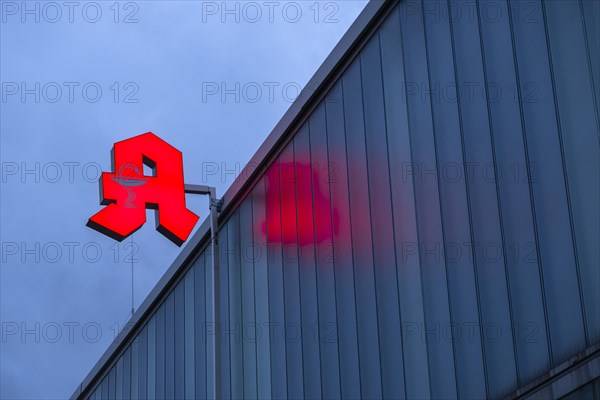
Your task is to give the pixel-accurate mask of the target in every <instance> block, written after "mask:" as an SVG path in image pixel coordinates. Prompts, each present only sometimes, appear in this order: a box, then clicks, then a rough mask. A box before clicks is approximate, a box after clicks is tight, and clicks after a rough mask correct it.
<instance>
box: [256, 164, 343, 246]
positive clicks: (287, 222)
mask: <svg viewBox="0 0 600 400" xmlns="http://www.w3.org/2000/svg"><path fill="white" fill-rule="evenodd" d="M329 176H330V174H329V173H327V171H324V170H323V167H322V168H321V169H319V167H318V166H317V165H314V166H311V165H309V164H305V163H281V164H278V163H273V164H272V165H271V167H270V168H269V169H268V171H267V174H266V191H267V193H266V206H267V220H266V221H263V222H262V232H263V233H266V234H267V237H268V240H269V242H270V243H277V242H279V243H282V244H296V243H297V244H298V246H307V245H312V244H319V243H322V242H331V240H332V233H336V232H337V231H338V229H339V217H338V212H337V210H335V209H332V208H331V203H330V199H329V182H328V179H329ZM311 183H312V193H311V192H310V190H311ZM299 190H300V191H302V190H306V191H307V192H305V193H298V191H299ZM307 219H308V220H307Z"/></svg>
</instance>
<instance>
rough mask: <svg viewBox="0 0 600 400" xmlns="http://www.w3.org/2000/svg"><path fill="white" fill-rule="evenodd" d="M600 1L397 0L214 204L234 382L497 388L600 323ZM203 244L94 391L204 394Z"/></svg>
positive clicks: (512, 386) (410, 394)
mask: <svg viewBox="0 0 600 400" xmlns="http://www.w3.org/2000/svg"><path fill="white" fill-rule="evenodd" d="M599 21H600V3H599V2H597V1H588V0H583V1H577V0H574V1H558V0H551V1H547V2H540V1H535V0H534V1H525V0H524V1H505V0H480V1H477V2H475V1H455V0H450V1H446V0H439V1H437V0H427V1H425V3H421V2H414V1H401V2H400V3H399V4H397V5H396V6H394V8H393V9H392V10H391V11H390V12H389V14H388V15H387V17H386V18H385V20H384V22H383V24H382V25H381V26H380V27H379V28H378V29H377V30H376V31H375V33H374V34H373V36H372V37H371V38H370V39H369V40H368V42H367V43H366V45H365V46H364V47H363V48H362V50H361V51H360V53H359V55H358V57H356V58H355V59H354V61H353V62H352V63H351V64H350V65H349V66H348V68H347V69H346V70H345V71H344V72H343V74H342V76H341V78H340V79H339V80H338V81H337V82H336V83H335V86H334V87H333V89H332V90H331V91H330V93H329V94H328V96H327V98H325V99H323V101H322V102H321V103H320V104H319V105H318V107H316V109H315V110H314V111H313V112H312V114H311V115H310V117H309V118H308V119H307V121H306V123H304V125H303V126H302V127H301V128H300V129H299V130H298V131H297V133H296V134H295V135H294V136H293V138H292V139H291V140H290V141H289V143H287V144H286V145H285V147H283V149H282V151H281V152H280V153H279V154H278V155H277V157H276V159H275V161H274V162H273V163H272V164H271V165H270V166H269V167H268V169H267V171H266V173H265V174H264V175H263V176H262V177H260V179H258V180H257V181H256V182H255V184H254V185H253V187H252V188H251V190H250V191H249V192H248V193H247V196H246V197H245V199H244V200H243V201H242V202H241V203H240V204H239V207H237V208H236V209H235V210H234V211H233V212H232V213H231V214H230V215H229V217H228V218H227V220H226V221H224V224H223V226H222V230H221V239H220V243H221V244H220V245H221V253H222V254H221V260H222V261H221V294H222V297H221V298H222V302H221V312H222V320H223V321H224V328H223V338H224V339H223V340H224V341H223V344H222V367H223V368H222V371H221V374H222V375H221V379H222V393H223V396H224V397H226V398H236V399H237V398H243V397H244V398H268V397H274V398H285V397H289V398H320V397H323V398H338V397H344V398H358V397H364V398H381V397H385V398H394V399H396V398H410V399H413V398H429V397H431V398H436V399H440V398H455V397H460V398H475V399H481V398H485V397H489V398H500V397H503V396H506V395H509V394H510V393H512V392H514V391H515V390H517V389H518V388H519V387H522V386H523V385H525V384H527V383H528V382H530V381H532V380H533V379H534V378H536V377H538V376H540V375H542V374H543V373H544V372H546V371H547V370H549V369H551V368H553V367H555V366H556V365H558V364H559V363H561V362H563V361H565V360H566V359H568V358H569V357H570V356H573V355H574V354H576V353H577V352H579V351H581V350H584V349H586V348H587V347H589V346H591V345H593V344H595V343H598V342H599V341H600V309H599V308H600V297H599V296H600V268H599V266H600V256H599V238H600V233H599V225H600V215H599V213H600V206H599V205H600V144H599V137H600V133H599V125H598V124H599V120H598V117H599V108H598V101H599V100H600V93H599V88H600V76H599V69H600V66H599V62H600V52H599V44H598V37H599V34H600V32H599ZM206 253H207V251H204V252H203V253H202V254H201V255H199V257H198V258H197V260H196V261H195V262H194V263H193V265H192V266H191V268H190V269H189V270H188V271H187V273H185V275H184V276H183V278H182V279H181V280H180V281H179V282H178V283H177V284H176V285H175V286H174V288H173V290H172V292H171V293H170V294H169V295H168V296H167V297H166V300H165V301H164V302H163V303H162V304H161V305H160V307H159V308H158V309H157V311H156V312H155V313H154V315H153V316H152V317H151V318H150V319H149V321H148V322H147V324H146V325H145V327H144V328H143V329H142V330H141V331H140V333H139V334H138V336H137V339H136V341H135V342H134V343H132V344H131V345H129V346H128V347H127V348H126V350H125V351H124V353H123V354H122V355H121V356H120V358H119V359H118V361H117V362H116V363H115V364H114V365H113V366H112V368H111V369H110V371H109V372H108V373H107V374H106V376H105V377H104V378H103V379H102V380H101V382H100V383H99V385H98V386H97V388H96V389H95V391H94V392H93V393H92V394H91V395H90V398H92V399H114V398H129V397H132V398H144V399H145V398H157V399H162V398H178V399H181V398H203V397H207V396H208V397H210V396H211V393H212V390H213V388H212V386H211V385H212V382H213V373H214V371H212V369H211V365H212V364H211V361H210V360H211V359H212V357H213V354H214V353H213V347H212V345H211V339H212V335H213V334H214V326H213V325H212V323H211V321H210V318H209V317H210V315H211V312H210V310H211V309H212V304H211V296H212V293H211V284H210V283H211V281H212V277H211V274H212V270H211V261H210V260H211V259H210V255H209V254H206ZM577 396H581V397H583V398H594V396H596V398H600V383H599V382H598V381H596V383H595V384H594V383H590V384H588V385H587V386H585V387H582V388H581V389H579V392H578V393H577Z"/></svg>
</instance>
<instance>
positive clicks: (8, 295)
mask: <svg viewBox="0 0 600 400" xmlns="http://www.w3.org/2000/svg"><path fill="white" fill-rule="evenodd" d="M365 4H366V1H338V2H327V1H321V2H314V1H301V2H233V1H229V2H226V3H223V2H197V1H180V2H166V1H148V2H120V3H115V2H111V1H108V2H95V3H94V2H73V3H69V4H67V5H65V3H63V2H56V3H54V2H36V1H29V2H26V3H23V2H20V1H19V2H12V1H2V2H1V6H2V23H1V26H0V27H1V31H0V49H1V50H0V80H1V82H2V98H1V99H0V101H1V102H0V106H1V114H0V124H1V125H0V134H1V140H0V145H1V146H0V157H1V166H2V176H1V179H2V181H1V182H2V184H1V185H2V186H1V190H0V215H1V228H0V233H1V238H0V242H1V244H2V260H1V261H2V264H1V270H0V303H1V304H0V321H1V322H2V327H1V328H2V330H1V334H2V335H1V337H0V370H1V376H0V397H1V398H2V399H33V398H35V399H37V398H65V397H68V396H69V395H70V394H71V393H72V391H73V389H74V388H75V386H76V385H77V384H78V383H79V382H80V381H81V380H82V379H83V377H84V376H85V375H86V374H87V373H88V371H89V370H90V368H91V367H92V366H93V365H94V363H95V362H96V361H97V359H98V358H99V357H100V355H101V354H102V353H103V352H104V350H105V349H106V348H107V346H108V345H109V344H110V342H111V340H112V339H113V337H114V334H115V332H116V331H117V330H118V329H120V327H122V326H123V324H124V323H125V322H126V321H127V319H128V316H129V314H130V308H131V278H130V273H131V272H130V264H129V261H130V258H133V259H134V261H136V263H135V304H136V306H137V305H139V304H140V303H141V302H142V301H143V299H144V298H145V297H146V295H147V294H148V292H149V291H150V290H151V289H152V287H153V286H154V285H155V283H156V282H157V281H158V279H159V278H160V277H161V276H162V274H163V273H164V271H165V270H166V269H167V268H168V266H169V265H170V263H171V261H172V260H174V258H175V257H176V255H177V253H178V252H179V250H180V249H179V248H177V247H176V246H175V245H173V244H172V243H171V242H170V241H169V240H167V239H166V238H165V237H163V236H162V235H160V234H158V233H157V232H156V231H155V230H154V217H153V213H149V214H148V215H149V221H148V223H147V224H146V225H145V226H144V227H143V228H142V229H141V230H140V231H138V232H136V233H135V234H134V235H133V244H131V243H130V240H129V239H127V240H126V241H125V242H123V243H120V244H118V243H116V242H114V241H112V240H111V239H109V238H107V237H104V236H102V235H100V234H99V233H97V232H95V231H93V230H91V229H89V228H86V227H85V223H86V221H87V219H88V218H89V217H90V216H91V215H92V214H94V213H95V212H97V211H98V210H100V207H101V206H100V205H99V204H98V185H97V182H96V181H97V176H98V174H99V172H100V170H104V171H108V170H109V168H110V153H109V152H110V149H111V147H112V144H113V143H114V142H116V141H118V140H122V139H125V138H128V137H131V136H135V135H138V134H141V133H144V132H147V131H152V132H154V133H155V134H157V135H159V136H160V137H162V138H163V139H165V140H166V141H168V142H169V143H171V144H172V145H174V146H175V147H177V148H178V149H179V150H181V151H182V152H183V157H184V167H185V177H186V182H189V183H203V184H210V185H214V186H216V187H217V189H218V192H219V193H220V194H223V193H224V191H225V190H226V189H227V188H228V187H229V186H230V184H231V183H232V181H233V179H234V177H235V176H234V174H235V171H236V170H237V171H239V170H240V168H241V167H243V165H244V164H245V163H246V162H247V161H248V160H249V159H250V157H251V156H252V155H253V154H254V152H255V151H256V150H257V149H258V147H259V145H260V144H261V143H262V141H263V140H264V139H265V138H266V136H267V135H268V134H269V132H270V131H271V129H272V128H273V127H274V125H275V124H276V123H277V121H278V120H279V118H280V117H281V116H282V115H283V113H284V112H285V111H286V110H287V108H288V107H289V106H290V104H291V101H292V100H293V98H294V97H295V96H296V94H297V90H298V89H299V88H301V87H302V86H303V85H304V84H305V83H306V82H307V81H308V79H309V78H310V77H311V76H312V74H313V73H314V72H315V71H316V69H317V68H318V67H319V65H320V64H321V63H322V62H323V61H324V59H325V57H326V56H327V55H328V54H329V52H330V51H331V50H332V49H333V47H334V46H335V44H336V43H337V42H338V41H339V39H340V38H341V37H342V35H343V34H344V33H345V31H346V30H347V29H348V27H349V26H350V24H351V23H352V22H353V21H354V19H355V18H356V17H357V15H358V14H359V13H360V11H361V10H362V9H363V7H364V6H365ZM25 5H26V7H27V10H25V9H24V7H25ZM224 7H227V9H228V10H230V12H229V13H225V12H224V11H225V9H224ZM94 21H95V22H94ZM223 88H226V89H227V90H229V91H228V92H227V94H226V95H224V96H223V95H222V94H223V93H222V89H223ZM98 90H100V91H101V94H100V93H99V92H98ZM188 207H189V208H190V209H192V211H194V212H195V213H197V214H199V215H200V217H201V219H202V220H203V219H204V218H206V215H207V211H208V210H207V200H206V199H204V198H201V197H200V198H198V197H196V198H195V197H194V196H188ZM198 226H199V224H198Z"/></svg>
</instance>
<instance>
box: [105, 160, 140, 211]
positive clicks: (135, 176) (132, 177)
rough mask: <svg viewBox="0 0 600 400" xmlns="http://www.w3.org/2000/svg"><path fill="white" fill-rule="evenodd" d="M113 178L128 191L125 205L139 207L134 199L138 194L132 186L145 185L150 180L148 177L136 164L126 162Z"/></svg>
mask: <svg viewBox="0 0 600 400" xmlns="http://www.w3.org/2000/svg"><path fill="white" fill-rule="evenodd" d="M112 179H113V181H115V182H117V183H118V184H119V185H121V186H123V187H124V188H125V190H126V191H127V198H126V199H125V204H123V207H125V208H137V207H136V205H135V204H133V201H134V200H135V199H136V197H137V196H136V194H135V192H134V191H133V189H132V187H136V186H142V185H145V184H146V183H147V182H148V177H146V176H144V175H143V174H142V173H141V172H140V170H139V168H138V167H137V166H135V165H134V164H125V165H123V166H121V167H120V168H119V171H118V173H117V175H116V176H114V177H113V178H112Z"/></svg>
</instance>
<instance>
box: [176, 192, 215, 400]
mask: <svg viewBox="0 0 600 400" xmlns="http://www.w3.org/2000/svg"><path fill="white" fill-rule="evenodd" d="M185 192H186V193H191V194H208V195H209V197H210V239H211V248H212V262H213V280H212V286H213V321H214V324H215V334H214V340H213V345H214V349H215V354H214V359H213V369H214V382H213V383H214V398H215V399H220V398H221V286H220V277H221V276H220V275H221V269H220V260H219V218H218V217H219V213H220V212H221V206H222V205H223V200H222V199H221V200H220V199H217V191H216V189H215V188H214V187H211V186H204V185H185Z"/></svg>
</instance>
